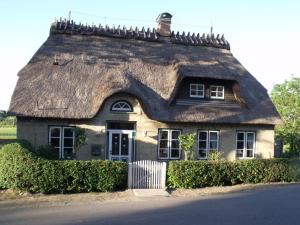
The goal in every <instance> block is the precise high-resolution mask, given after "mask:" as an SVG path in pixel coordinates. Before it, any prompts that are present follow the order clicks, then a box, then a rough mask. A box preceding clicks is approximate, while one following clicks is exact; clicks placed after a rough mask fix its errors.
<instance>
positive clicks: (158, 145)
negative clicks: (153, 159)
mask: <svg viewBox="0 0 300 225" xmlns="http://www.w3.org/2000/svg"><path fill="white" fill-rule="evenodd" d="M162 131H167V132H168V139H164V140H167V143H168V144H167V148H160V132H162ZM173 131H178V132H179V135H181V130H179V129H159V130H158V143H157V158H158V159H180V158H181V145H180V142H179V149H178V151H179V156H178V157H171V151H172V148H171V147H172V141H173V140H178V141H179V139H172V132H173ZM160 149H168V156H167V157H160V154H159V153H160Z"/></svg>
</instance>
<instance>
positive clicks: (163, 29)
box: [156, 12, 172, 37]
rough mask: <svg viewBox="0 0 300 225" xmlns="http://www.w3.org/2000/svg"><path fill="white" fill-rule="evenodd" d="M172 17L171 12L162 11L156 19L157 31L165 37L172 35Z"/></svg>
mask: <svg viewBox="0 0 300 225" xmlns="http://www.w3.org/2000/svg"><path fill="white" fill-rule="evenodd" d="M171 18H172V15H171V14H170V13H167V12H165V13H161V14H159V16H158V17H157V19H156V22H157V33H158V34H159V35H160V36H163V37H170V36H171Z"/></svg>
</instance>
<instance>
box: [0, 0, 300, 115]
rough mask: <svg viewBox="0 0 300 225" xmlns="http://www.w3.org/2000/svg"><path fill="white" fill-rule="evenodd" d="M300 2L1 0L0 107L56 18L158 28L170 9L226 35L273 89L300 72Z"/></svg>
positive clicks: (177, 27) (176, 20)
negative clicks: (163, 14)
mask: <svg viewBox="0 0 300 225" xmlns="http://www.w3.org/2000/svg"><path fill="white" fill-rule="evenodd" d="M299 9H300V1H296V0H285V1H274V0H273V1H269V0H265V1H262V0H261V1H258V0H252V1H250V0H249V1H231V0H227V1H218V0H215V1H199V0H198V1H197V0H194V1H192V0H185V1H182V0H181V1H177V0H164V1H158V0H152V1H142V0H140V1H133V0H127V1H116V0H106V1H102V0H98V1H96V0H94V1H92V0H81V1H79V0H77V1H71V0H69V1H67V0H66V1H64V0H51V1H47V2H46V1H33V0H27V1H21V0H19V1H17V0H0V10H1V13H0V27H1V28H0V29H1V35H0V68H1V70H0V71H1V74H0V109H4V110H7V109H8V105H9V101H10V97H11V94H12V92H13V89H14V86H15V83H16V81H17V73H18V71H19V70H20V69H22V68H23V67H24V66H25V65H26V63H27V62H28V61H29V60H30V58H31V57H32V55H33V54H34V53H35V52H36V51H37V50H38V48H39V47H40V46H41V44H42V43H43V42H44V41H46V39H47V37H48V35H49V29H50V24H51V22H53V21H54V18H55V17H56V18H59V17H67V16H68V12H69V11H70V10H71V12H72V13H71V16H72V19H74V20H75V22H77V23H79V22H82V23H88V24H91V23H95V24H99V23H101V24H105V23H107V24H108V25H113V24H115V25H119V24H120V25H125V26H128V27H129V26H138V27H142V26H145V27H150V28H152V27H155V26H156V22H155V19H156V17H157V16H158V14H159V13H161V12H170V13H171V14H172V15H173V18H172V23H173V24H172V30H174V31H180V32H182V31H185V32H188V31H191V32H196V33H198V32H199V33H208V32H209V29H210V26H211V24H213V27H214V33H216V34H217V33H220V34H225V37H226V39H227V40H228V41H229V43H230V44H231V51H232V53H233V54H234V56H235V57H236V58H237V59H238V60H239V61H240V62H241V63H242V64H243V65H244V66H245V67H246V68H247V69H248V70H249V71H250V72H251V73H252V74H253V75H254V76H255V77H256V78H257V79H258V80H259V81H260V82H261V83H262V84H263V85H264V86H265V87H266V88H267V89H268V90H269V91H270V90H271V89H272V86H273V85H274V84H276V83H281V82H283V81H284V80H285V79H289V78H290V77H291V74H293V75H294V76H296V77H299V76H300V55H299V54H300V43H299V40H300V13H299Z"/></svg>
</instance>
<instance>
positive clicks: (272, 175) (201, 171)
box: [167, 159, 300, 188]
mask: <svg viewBox="0 0 300 225" xmlns="http://www.w3.org/2000/svg"><path fill="white" fill-rule="evenodd" d="M295 168H298V172H297V173H296V172H295V171H296V169H295ZM299 168H300V163H299V160H298V162H297V163H296V162H294V163H293V164H291V162H290V161H288V160H285V159H252V160H237V161H234V162H229V161H223V160H221V161H212V160H207V161H190V162H189V161H187V162H183V161H174V162H170V163H169V167H168V181H167V182H168V185H169V186H170V187H173V188H201V187H208V186H221V185H234V184H240V183H263V182H265V183H266V182H282V181H287V182H289V181H296V180H299V179H300V169H299Z"/></svg>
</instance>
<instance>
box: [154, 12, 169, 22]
mask: <svg viewBox="0 0 300 225" xmlns="http://www.w3.org/2000/svg"><path fill="white" fill-rule="evenodd" d="M172 17H173V16H172V15H171V14H170V13H168V12H164V13H161V14H159V15H158V17H157V19H156V21H159V20H171V18H172Z"/></svg>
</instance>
